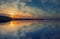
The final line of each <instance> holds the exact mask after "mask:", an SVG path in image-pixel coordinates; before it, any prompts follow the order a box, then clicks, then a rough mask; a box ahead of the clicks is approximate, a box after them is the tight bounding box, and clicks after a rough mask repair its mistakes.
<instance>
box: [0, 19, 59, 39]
mask: <svg viewBox="0 0 60 39" xmlns="http://www.w3.org/2000/svg"><path fill="white" fill-rule="evenodd" d="M0 39H60V22H55V21H35V20H34V21H33V20H30V21H29V20H25V21H23V20H21V21H11V22H7V23H0Z"/></svg>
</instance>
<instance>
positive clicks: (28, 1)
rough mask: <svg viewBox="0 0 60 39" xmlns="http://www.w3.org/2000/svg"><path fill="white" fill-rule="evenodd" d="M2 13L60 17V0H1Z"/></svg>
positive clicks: (0, 11) (0, 8) (0, 9)
mask: <svg viewBox="0 0 60 39" xmlns="http://www.w3.org/2000/svg"><path fill="white" fill-rule="evenodd" d="M0 13H4V14H11V15H13V14H16V16H17V17H18V16H19V17H21V16H22V15H23V17H24V16H27V17H31V16H35V17H52V16H56V17H57V16H58V17H59V16H60V0H0ZM26 14H27V15H26Z"/></svg>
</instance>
